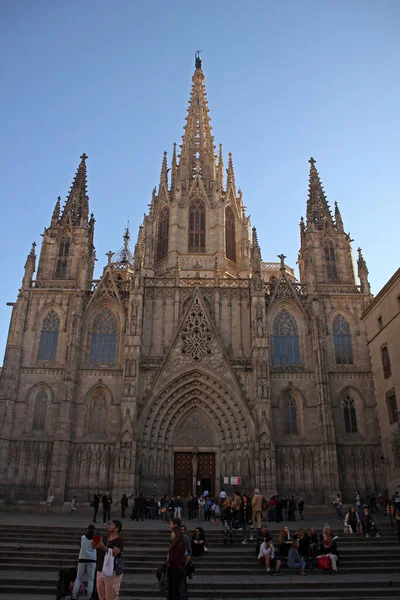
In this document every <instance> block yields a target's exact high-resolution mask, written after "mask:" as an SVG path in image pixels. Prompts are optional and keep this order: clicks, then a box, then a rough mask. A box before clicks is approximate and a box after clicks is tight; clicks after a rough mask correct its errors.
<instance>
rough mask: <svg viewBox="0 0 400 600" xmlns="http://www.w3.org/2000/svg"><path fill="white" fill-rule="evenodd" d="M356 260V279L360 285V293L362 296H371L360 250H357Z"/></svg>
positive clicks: (365, 266)
mask: <svg viewBox="0 0 400 600" xmlns="http://www.w3.org/2000/svg"><path fill="white" fill-rule="evenodd" d="M357 252H358V259H357V267H358V271H357V274H358V278H359V280H360V283H361V291H362V293H363V294H371V286H370V283H369V279H368V274H369V272H368V268H367V263H366V262H365V258H364V257H363V254H362V251H361V248H357Z"/></svg>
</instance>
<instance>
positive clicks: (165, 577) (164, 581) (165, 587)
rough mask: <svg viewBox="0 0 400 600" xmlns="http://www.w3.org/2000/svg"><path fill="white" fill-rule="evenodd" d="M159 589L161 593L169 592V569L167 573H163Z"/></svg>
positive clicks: (159, 581)
mask: <svg viewBox="0 0 400 600" xmlns="http://www.w3.org/2000/svg"><path fill="white" fill-rule="evenodd" d="M158 587H159V588H160V592H168V590H169V581H168V569H167V571H166V572H165V573H161V576H160V579H159V580H158Z"/></svg>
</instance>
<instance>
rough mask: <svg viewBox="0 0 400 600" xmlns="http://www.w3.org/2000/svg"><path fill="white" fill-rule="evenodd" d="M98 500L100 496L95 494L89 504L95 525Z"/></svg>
mask: <svg viewBox="0 0 400 600" xmlns="http://www.w3.org/2000/svg"><path fill="white" fill-rule="evenodd" d="M100 498H101V494H100V493H99V492H97V494H95V495H94V496H93V500H92V502H91V503H90V506H91V507H92V508H93V523H96V517H97V513H98V512H99V504H100Z"/></svg>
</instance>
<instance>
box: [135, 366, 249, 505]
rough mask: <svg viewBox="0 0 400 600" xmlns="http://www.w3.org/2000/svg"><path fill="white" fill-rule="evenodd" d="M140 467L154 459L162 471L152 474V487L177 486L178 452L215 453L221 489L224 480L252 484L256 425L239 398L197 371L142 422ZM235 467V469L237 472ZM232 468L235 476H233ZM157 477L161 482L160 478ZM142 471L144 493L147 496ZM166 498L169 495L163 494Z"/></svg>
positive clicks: (156, 402) (167, 392)
mask: <svg viewBox="0 0 400 600" xmlns="http://www.w3.org/2000/svg"><path fill="white" fill-rule="evenodd" d="M139 431H140V443H139V453H140V456H141V457H142V458H141V463H142V464H144V463H146V464H149V462H148V461H149V457H151V456H153V459H154V461H155V463H156V464H157V465H158V469H159V470H158V472H157V474H156V473H154V474H153V473H148V474H147V476H148V478H150V479H151V478H152V479H153V480H154V483H153V484H152V485H155V486H158V483H160V486H161V485H164V486H165V485H166V482H167V479H168V478H169V480H170V488H171V485H172V487H173V481H172V479H173V464H174V453H175V452H177V451H180V452H193V448H198V451H199V452H200V453H214V454H215V481H214V484H213V487H215V489H216V490H217V489H219V487H220V484H221V481H220V479H221V477H223V476H226V475H228V474H229V475H241V476H242V477H243V479H244V480H247V481H248V484H249V485H251V478H252V476H253V475H254V474H253V473H251V467H248V465H252V464H253V454H254V439H253V435H254V434H253V431H254V426H253V423H252V420H251V417H250V416H249V413H248V411H247V407H245V406H244V405H243V403H242V402H241V400H240V399H238V398H236V397H235V396H234V394H232V393H231V392H230V391H228V390H227V389H226V386H225V385H222V384H221V382H220V381H217V380H216V379H215V378H213V377H212V376H211V375H210V374H209V373H204V372H202V371H200V370H197V369H196V370H194V371H190V372H187V373H184V374H182V375H180V376H179V377H177V378H176V379H174V380H172V381H171V382H170V383H169V384H167V385H166V386H165V387H164V389H163V390H161V392H159V393H158V394H157V395H156V396H155V397H154V398H153V399H152V400H151V402H149V404H148V405H147V407H146V410H145V411H144V412H143V414H142V415H141V418H140V420H139ZM232 465H233V467H232ZM237 465H246V472H245V473H236V471H235V469H236V466H237ZM228 466H229V468H230V469H231V470H232V468H233V469H234V470H233V472H232V473H230V472H229V473H228ZM156 475H157V476H158V479H157V480H156V478H155V476H156ZM144 479H145V478H144V477H143V469H142V473H141V484H143V485H141V489H143V491H145V488H146V486H145V485H144ZM159 491H160V492H161V493H164V492H165V490H163V489H160V490H159Z"/></svg>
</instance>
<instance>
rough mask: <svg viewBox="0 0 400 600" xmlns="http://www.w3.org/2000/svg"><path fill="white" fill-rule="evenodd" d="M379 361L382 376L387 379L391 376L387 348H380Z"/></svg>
mask: <svg viewBox="0 0 400 600" xmlns="http://www.w3.org/2000/svg"><path fill="white" fill-rule="evenodd" d="M381 359H382V368H383V376H384V378H385V379H387V378H388V377H390V376H391V374H392V366H391V364H390V354H389V348H388V347H387V346H383V347H382V348H381Z"/></svg>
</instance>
